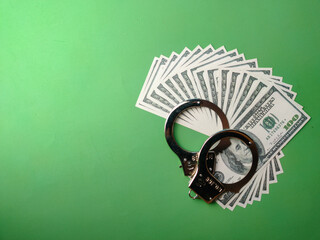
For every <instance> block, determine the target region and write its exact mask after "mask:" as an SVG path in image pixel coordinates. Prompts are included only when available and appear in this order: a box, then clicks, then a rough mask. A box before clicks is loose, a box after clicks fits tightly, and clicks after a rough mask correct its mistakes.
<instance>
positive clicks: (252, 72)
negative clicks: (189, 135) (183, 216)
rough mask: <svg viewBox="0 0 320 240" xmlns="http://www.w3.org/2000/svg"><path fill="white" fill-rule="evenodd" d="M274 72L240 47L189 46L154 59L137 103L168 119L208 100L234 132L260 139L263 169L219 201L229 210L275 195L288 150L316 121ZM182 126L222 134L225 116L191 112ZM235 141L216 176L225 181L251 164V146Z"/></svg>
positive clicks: (222, 157)
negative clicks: (272, 188)
mask: <svg viewBox="0 0 320 240" xmlns="http://www.w3.org/2000/svg"><path fill="white" fill-rule="evenodd" d="M272 74H273V72H272V68H266V67H264V68H261V67H259V66H258V60H257V59H246V58H245V56H244V54H239V53H238V51H237V50H236V49H233V50H231V51H228V50H226V48H225V47H224V46H222V47H219V48H216V49H215V48H214V47H213V46H212V45H209V46H207V47H205V48H201V47H200V46H197V47H196V48H195V49H193V50H190V49H188V48H184V49H183V50H182V51H181V53H180V54H178V53H176V52H173V53H172V54H171V55H170V56H169V57H166V56H162V55H161V56H159V57H155V58H154V60H153V62H152V64H151V66H150V70H149V72H148V74H147V77H146V79H145V82H144V84H143V86H142V89H141V92H140V95H139V97H138V100H137V102H136V107H138V108H141V109H143V110H145V111H148V112H150V113H152V114H155V115H158V116H160V117H163V118H167V117H168V115H169V113H170V111H171V110H172V109H173V108H174V107H176V106H177V105H178V104H180V103H182V102H184V101H185V100H188V99H194V98H199V99H205V100H208V101H210V102H212V103H214V104H216V105H217V106H218V107H220V108H221V109H222V110H223V112H224V113H225V115H226V116H227V118H228V121H229V124H230V128H232V129H237V130H240V131H243V132H244V133H246V134H247V135H249V136H250V137H251V138H252V139H253V140H254V141H255V143H256V145H257V146H258V152H259V164H258V168H257V171H256V173H255V175H254V177H253V178H252V179H251V180H250V181H249V182H248V183H247V184H246V185H245V186H244V187H243V188H242V189H241V190H240V192H239V193H231V192H227V193H224V194H223V195H222V196H221V197H220V198H219V199H218V200H217V203H218V204H219V205H220V206H221V207H223V208H228V209H230V210H233V209H234V208H235V207H236V206H241V207H246V206H247V205H248V204H252V203H253V202H254V201H260V200H261V196H262V194H267V193H269V184H273V183H276V182H277V175H279V174H281V173H283V169H282V167H281V163H280V159H281V158H282V157H283V156H284V155H283V153H282V151H281V150H282V148H283V147H284V146H285V145H286V144H287V143H288V142H289V141H290V140H291V139H292V138H293V137H294V136H295V135H296V134H297V133H298V132H299V131H300V130H301V128H302V127H303V126H304V125H305V124H306V123H307V122H308V120H309V119H310V117H309V116H308V115H307V114H306V113H305V112H304V111H303V107H302V106H301V105H300V104H298V103H296V102H295V97H296V95H297V94H296V93H295V92H293V91H292V85H290V84H288V83H284V82H283V78H282V77H279V76H274V75H272ZM177 123H179V124H181V125H183V126H185V127H188V128H190V129H192V130H194V131H197V132H200V133H203V134H205V135H207V136H211V135H213V134H215V133H216V132H218V131H220V130H222V123H221V121H220V119H219V117H218V116H216V114H215V112H213V111H211V110H209V109H207V108H191V109H189V110H187V111H185V112H183V113H182V114H181V115H180V116H179V117H178V119H177ZM231 143H232V144H231V145H230V146H229V147H228V148H227V149H225V150H224V151H223V152H222V153H220V154H218V155H217V156H216V166H215V172H218V173H219V174H218V175H219V176H220V177H221V179H220V180H221V181H222V182H223V183H233V182H237V181H239V180H240V179H242V178H243V177H244V176H245V174H246V172H247V171H248V170H249V169H250V166H251V161H252V160H251V155H250V154H248V149H247V147H246V146H244V144H241V141H240V140H236V139H234V140H232V141H231Z"/></svg>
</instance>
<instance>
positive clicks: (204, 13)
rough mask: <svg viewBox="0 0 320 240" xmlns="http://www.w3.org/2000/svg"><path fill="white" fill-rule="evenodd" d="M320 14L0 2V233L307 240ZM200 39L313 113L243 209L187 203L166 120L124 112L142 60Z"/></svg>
mask: <svg viewBox="0 0 320 240" xmlns="http://www.w3.org/2000/svg"><path fill="white" fill-rule="evenodd" d="M319 10H320V3H319V1H293V0H290V1H279V0H278V1H244V0H242V1H212V0H210V1H187V0H184V1H120V0H117V1H116V0H115V1H109V0H107V1H106V0H100V1H97V0H87V1H81V0H78V1H76V0H74V1H71V0H64V1H62V0H61V1H60V0H47V1H40V0H38V1H29V0H24V1H1V2H0V116H1V117H0V239H27V240H29V239H30V240H36V239H46V240H49V239H271V238H272V239H302V238H308V239H317V238H319V237H320V233H319V227H318V224H319V220H320V218H319V214H320V211H319V197H320V191H319V187H320V184H319V180H320V179H319V167H320V163H319V137H320V131H319V125H320V122H319V102H320V98H319V95H320V94H319V81H320V71H319V64H320V61H319V54H320V51H319V50H320V44H319V43H320V30H319V29H320V28H319V22H320V17H319V16H320V14H319ZM198 44H199V45H201V46H202V47H205V46H207V45H208V44H212V45H213V46H214V47H216V48H217V47H220V46H222V45H225V46H226V48H227V49H228V50H232V49H234V48H237V49H238V50H239V52H244V53H245V55H246V58H248V59H249V58H258V60H259V66H262V67H273V70H274V74H275V75H280V76H283V77H284V81H285V82H287V83H289V84H293V85H294V88H293V90H294V91H296V92H298V96H297V98H296V100H297V102H299V103H300V104H301V105H303V106H304V109H305V111H306V112H307V113H308V114H310V116H311V117H312V119H311V121H310V122H309V123H308V124H307V125H306V126H305V127H304V128H303V129H302V131H301V132H300V133H299V134H298V135H297V136H296V137H295V138H294V139H293V140H292V141H291V142H290V143H289V145H288V146H286V147H285V148H284V154H285V157H284V158H283V159H282V166H283V169H284V174H282V175H280V176H279V177H278V183H277V184H273V185H271V186H270V194H269V195H263V197H262V201H261V202H255V203H254V204H253V205H252V206H248V207H247V208H246V209H243V208H240V207H237V208H236V209H235V211H234V212H231V211H229V210H223V209H222V208H221V207H219V206H218V205H216V204H213V205H208V204H206V203H204V202H203V201H200V200H199V201H193V200H191V199H189V197H188V196H187V181H188V179H187V178H186V177H184V176H183V175H182V171H181V169H179V168H178V166H179V162H178V159H177V157H176V156H175V155H174V154H173V153H172V152H171V151H170V149H169V148H168V146H167V144H166V142H165V139H164V133H163V127H164V119H162V118H160V117H157V116H155V115H152V114H150V113H148V112H145V111H142V110H140V109H138V108H135V103H136V100H137V98H138V95H139V92H140V89H141V87H142V85H143V83H144V80H145V77H146V75H147V72H148V69H149V67H150V64H151V62H152V59H153V57H154V56H159V55H160V54H163V55H166V56H169V55H170V53H171V52H172V51H176V52H180V51H182V49H183V48H184V47H185V46H187V47H189V48H194V47H196V46H197V45H198ZM179 130H180V131H179V133H178V134H180V135H179V139H180V140H181V141H182V142H183V144H184V145H185V146H188V147H191V148H194V149H197V148H198V147H199V146H201V144H202V141H203V139H204V138H203V136H201V135H197V134H195V133H193V132H191V131H184V130H181V128H180V129H179ZM181 134H182V135H181ZM191 139H192V140H191Z"/></svg>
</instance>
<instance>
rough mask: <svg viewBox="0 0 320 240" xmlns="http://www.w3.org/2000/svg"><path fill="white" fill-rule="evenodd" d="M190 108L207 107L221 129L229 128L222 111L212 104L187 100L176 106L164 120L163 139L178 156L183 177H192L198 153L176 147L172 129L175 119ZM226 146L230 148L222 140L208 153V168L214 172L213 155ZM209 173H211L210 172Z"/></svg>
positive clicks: (225, 139) (228, 143) (228, 141)
mask: <svg viewBox="0 0 320 240" xmlns="http://www.w3.org/2000/svg"><path fill="white" fill-rule="evenodd" d="M191 107H207V108H209V109H211V110H213V111H214V112H215V113H216V114H217V115H218V116H219V118H220V120H221V122H222V127H223V129H228V128H229V122H228V119H227V117H226V115H225V114H224V113H223V111H222V110H221V109H220V108H219V107H218V106H217V105H215V104H213V103H212V102H209V101H206V100H202V99H190V100H187V101H185V102H183V103H181V104H179V105H178V106H176V107H175V108H174V109H173V110H172V111H171V113H170V114H169V117H168V118H167V120H166V123H165V137H166V140H167V143H168V145H169V147H170V148H171V149H172V151H173V152H174V153H175V154H177V155H178V157H179V158H180V161H181V165H182V168H183V172H184V175H186V176H192V174H193V173H194V172H195V169H196V166H197V162H198V152H191V151H187V150H185V149H183V148H182V147H180V146H179V145H178V143H177V142H176V140H175V137H174V133H173V129H174V123H175V121H176V119H177V117H178V116H179V115H180V114H181V113H182V112H183V111H185V110H187V109H189V108H191ZM228 146H230V140H229V139H227V138H224V139H222V140H221V141H220V142H219V144H218V145H217V146H216V147H215V148H214V149H213V151H210V152H209V153H208V154H207V156H206V160H207V161H208V163H207V164H208V165H209V166H210V167H209V168H210V169H212V171H213V170H214V161H213V160H214V157H215V156H214V154H215V153H218V152H221V151H222V150H224V149H226V148H227V147H228ZM212 171H211V172H212Z"/></svg>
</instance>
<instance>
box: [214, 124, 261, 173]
mask: <svg viewBox="0 0 320 240" xmlns="http://www.w3.org/2000/svg"><path fill="white" fill-rule="evenodd" d="M240 131H241V132H243V133H245V134H246V135H248V136H249V137H250V138H252V140H253V141H254V142H255V144H256V146H257V149H258V154H259V162H258V169H259V168H260V167H261V165H262V164H263V160H264V159H265V149H264V147H263V145H262V143H261V141H260V140H259V139H258V138H257V137H256V136H255V135H254V134H253V133H251V132H248V131H242V130H240ZM230 142H231V145H230V146H229V147H228V148H227V149H225V150H224V151H223V152H222V153H221V155H220V156H221V158H222V160H223V162H224V164H225V165H226V166H227V167H228V168H229V169H230V170H232V171H233V172H235V173H237V174H240V175H246V174H247V173H248V172H249V170H250V168H251V163H252V154H251V151H250V149H249V148H248V147H247V145H246V144H245V143H243V142H242V141H241V140H239V139H237V138H230Z"/></svg>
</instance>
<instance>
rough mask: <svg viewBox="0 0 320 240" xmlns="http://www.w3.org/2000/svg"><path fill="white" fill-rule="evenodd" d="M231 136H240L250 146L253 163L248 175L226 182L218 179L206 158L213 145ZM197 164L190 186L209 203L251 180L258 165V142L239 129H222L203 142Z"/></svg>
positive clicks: (237, 189) (236, 190)
mask: <svg viewBox="0 0 320 240" xmlns="http://www.w3.org/2000/svg"><path fill="white" fill-rule="evenodd" d="M229 138H238V139H240V140H242V141H243V142H244V143H245V144H246V145H247V146H248V147H249V149H250V151H251V153H252V164H251V168H250V170H249V172H248V173H247V175H246V176H245V177H244V178H242V179H241V180H240V181H238V182H236V183H232V184H224V183H221V182H220V181H219V180H218V179H216V178H215V177H214V176H213V174H212V173H211V172H210V171H209V170H208V167H207V164H206V158H207V155H208V153H209V150H210V148H211V146H212V145H214V144H215V143H216V142H218V141H219V140H220V141H222V140H223V139H229ZM214 160H215V159H214ZM197 165H198V166H197V168H196V172H195V174H194V175H193V177H192V178H191V180H190V184H189V188H190V189H191V190H192V191H193V192H194V193H195V194H196V196H199V197H200V198H202V199H203V200H204V201H205V202H207V203H211V202H213V201H214V200H215V199H216V198H217V197H218V196H220V195H221V194H222V193H224V192H228V191H230V192H234V193H237V192H239V191H240V189H241V188H242V187H243V186H244V185H245V184H247V183H248V182H249V181H250V179H251V178H252V177H253V175H254V174H255V172H256V169H257V166H258V150H257V147H256V144H255V143H254V141H253V140H252V139H251V138H250V137H249V136H248V135H246V134H244V133H242V132H240V131H237V130H222V131H220V132H218V133H216V134H215V135H213V136H212V137H210V138H209V139H208V140H207V141H206V142H205V143H204V144H203V146H202V148H201V150H200V152H199V159H198V162H197Z"/></svg>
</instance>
